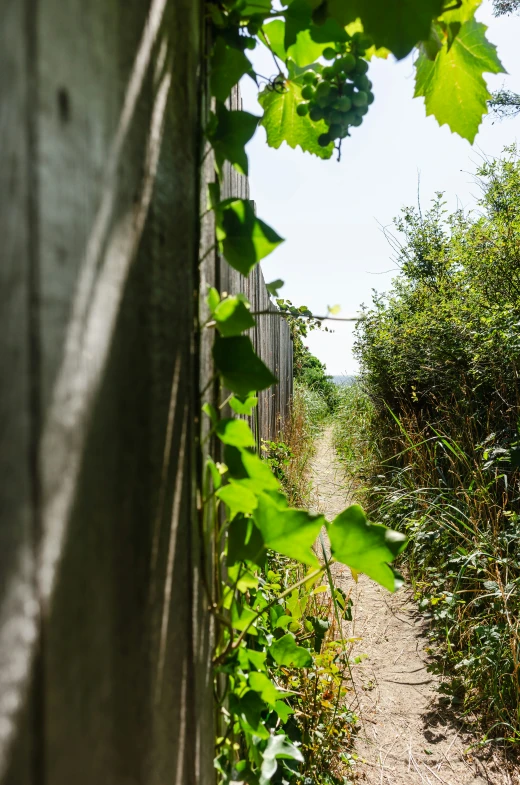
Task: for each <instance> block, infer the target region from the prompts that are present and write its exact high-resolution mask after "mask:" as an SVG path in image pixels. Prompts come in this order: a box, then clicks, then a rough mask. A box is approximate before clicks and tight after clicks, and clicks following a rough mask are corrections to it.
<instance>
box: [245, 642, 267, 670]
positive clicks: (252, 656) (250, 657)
mask: <svg viewBox="0 0 520 785" xmlns="http://www.w3.org/2000/svg"><path fill="white" fill-rule="evenodd" d="M266 657H267V652H265V651H255V650H254V649H248V648H247V646H244V645H242V646H241V647H240V648H239V650H238V662H239V664H240V667H241V668H242V670H247V671H248V670H250V669H251V667H253V668H255V669H256V670H257V671H265V670H266V665H265V660H266Z"/></svg>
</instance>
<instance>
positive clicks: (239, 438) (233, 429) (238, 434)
mask: <svg viewBox="0 0 520 785" xmlns="http://www.w3.org/2000/svg"><path fill="white" fill-rule="evenodd" d="M217 436H218V438H219V439H220V441H221V442H223V443H224V444H229V445H232V446H233V447H254V446H255V437H254V436H253V434H252V432H251V428H250V427H249V425H248V424H247V423H246V421H245V420H235V419H234V418H232V417H229V418H228V419H225V420H221V421H220V422H219V424H218V425H217ZM258 460H260V459H258Z"/></svg>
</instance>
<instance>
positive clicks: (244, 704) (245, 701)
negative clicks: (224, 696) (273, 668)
mask: <svg viewBox="0 0 520 785" xmlns="http://www.w3.org/2000/svg"><path fill="white" fill-rule="evenodd" d="M229 708H230V711H231V712H232V713H233V714H236V716H237V717H238V718H239V721H240V724H241V725H242V727H245V729H246V730H249V731H252V732H253V733H255V734H256V735H257V736H260V738H262V739H268V738H269V731H268V730H267V728H266V727H265V725H264V723H263V721H262V712H263V711H264V710H265V703H264V702H263V700H262V699H261V697H260V695H258V693H256V692H255V691H254V690H248V691H247V692H246V693H245V695H242V697H241V698H238V697H237V696H236V695H234V694H231V695H230V696H229Z"/></svg>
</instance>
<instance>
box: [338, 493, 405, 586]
mask: <svg viewBox="0 0 520 785" xmlns="http://www.w3.org/2000/svg"><path fill="white" fill-rule="evenodd" d="M328 534H329V539H330V545H331V550H332V554H333V556H334V558H335V559H337V560H338V561H340V562H342V563H343V564H346V565H347V566H348V567H350V568H352V569H354V570H357V571H358V572H364V573H365V575H368V577H369V578H372V579H373V580H374V581H377V583H379V584H381V586H384V587H385V588H386V589H389V591H395V589H396V581H395V576H394V572H393V570H392V568H391V567H389V565H388V562H392V561H393V560H394V559H395V557H396V556H397V555H398V554H399V553H401V551H402V550H404V548H405V547H406V542H407V540H406V537H405V535H404V534H401V533H399V532H395V531H392V529H388V528H387V527H386V526H383V525H381V524H379V523H370V521H368V520H367V518H366V515H365V513H364V512H363V509H362V508H361V507H360V506H359V504H352V505H351V506H350V507H347V509H346V510H344V511H343V512H342V513H340V514H339V515H338V516H337V517H336V518H334V520H333V521H332V523H331V524H329V527H328Z"/></svg>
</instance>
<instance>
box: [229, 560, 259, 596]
mask: <svg viewBox="0 0 520 785" xmlns="http://www.w3.org/2000/svg"><path fill="white" fill-rule="evenodd" d="M228 583H229V584H230V586H229V588H230V589H233V586H236V588H237V589H238V591H239V592H241V594H245V593H246V592H247V591H249V589H257V588H258V578H257V577H256V575H253V573H252V572H250V571H249V570H244V568H243V566H242V565H241V564H236V565H234V566H231V565H228Z"/></svg>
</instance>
